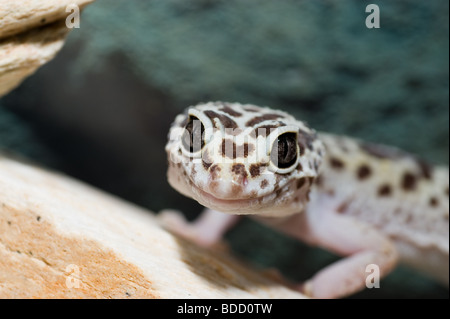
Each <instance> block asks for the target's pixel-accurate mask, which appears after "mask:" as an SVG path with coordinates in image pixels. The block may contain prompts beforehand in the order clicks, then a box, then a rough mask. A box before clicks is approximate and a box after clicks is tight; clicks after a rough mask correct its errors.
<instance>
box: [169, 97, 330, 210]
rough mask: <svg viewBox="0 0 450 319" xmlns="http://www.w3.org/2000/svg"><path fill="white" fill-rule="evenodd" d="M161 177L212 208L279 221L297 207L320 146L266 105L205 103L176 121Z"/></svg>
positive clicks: (302, 127)
mask: <svg viewBox="0 0 450 319" xmlns="http://www.w3.org/2000/svg"><path fill="white" fill-rule="evenodd" d="M166 151H167V154H168V161H169V169H168V179H169V183H170V184H171V186H172V187H174V188H175V189H176V190H178V191H179V192H180V193H182V194H184V195H186V196H189V197H191V198H193V199H195V200H197V201H198V202H199V203H200V204H202V205H204V206H206V207H209V208H211V209H214V210H218V211H221V212H224V213H232V214H259V215H266V216H282V215H289V214H292V213H296V212H299V211H301V210H303V207H304V205H305V204H306V202H307V201H308V194H309V191H310V188H311V185H312V183H313V181H314V179H315V178H316V177H317V175H318V170H319V167H320V164H321V160H322V156H323V154H324V148H323V145H322V143H321V142H320V140H318V139H317V138H316V133H315V132H314V131H313V130H312V129H310V128H309V127H308V126H307V125H305V124H304V123H303V122H301V121H298V120H296V119H295V118H294V117H292V116H291V115H289V114H287V113H285V112H282V111H278V110H273V109H270V108H263V107H257V106H255V105H249V104H247V105H242V104H238V103H223V102H210V103H205V104H199V105H197V106H193V107H190V108H188V109H187V110H186V111H185V113H183V114H180V115H178V116H177V117H176V119H175V121H174V123H173V124H172V127H171V129H170V133H169V141H168V143H167V145H166Z"/></svg>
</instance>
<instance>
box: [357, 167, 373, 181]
mask: <svg viewBox="0 0 450 319" xmlns="http://www.w3.org/2000/svg"><path fill="white" fill-rule="evenodd" d="M371 174H372V169H371V168H370V167H369V166H368V165H366V164H363V165H361V166H360V167H359V168H358V171H357V175H358V178H359V179H360V180H363V179H366V178H368V177H369V176H370V175H371Z"/></svg>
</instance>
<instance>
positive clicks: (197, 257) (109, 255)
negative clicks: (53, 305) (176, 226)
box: [0, 156, 303, 298]
mask: <svg viewBox="0 0 450 319" xmlns="http://www.w3.org/2000/svg"><path fill="white" fill-rule="evenodd" d="M258 297H262V298H302V297H303V296H302V295H301V294H299V293H297V292H294V291H292V290H289V289H287V288H286V287H284V286H283V285H281V284H279V283H276V282H275V281H272V280H271V279H268V278H267V277H265V276H263V275H262V274H260V273H258V272H256V271H255V270H254V269H251V268H250V267H246V266H244V265H242V264H240V263H239V262H237V261H236V260H234V259H233V258H231V257H230V256H228V255H227V254H225V253H224V252H220V253H219V252H213V251H210V250H204V249H201V248H198V247H195V246H193V245H192V244H190V243H188V242H186V241H184V240H181V239H178V238H177V237H174V236H173V235H172V234H170V233H169V232H167V231H165V230H164V229H162V228H161V227H160V226H159V223H158V222H157V219H156V218H155V216H154V214H152V213H151V212H149V211H146V210H144V209H142V208H139V207H136V206H134V205H132V204H129V203H126V202H124V201H122V200H120V199H118V198H115V197H112V196H110V195H107V194H105V193H102V192H101V191H98V190H96V189H94V188H92V187H90V186H87V185H84V184H82V183H80V182H77V181H75V180H72V179H70V178H68V177H66V176H62V175H60V174H57V173H52V172H48V171H45V170H43V169H41V168H37V167H33V166H31V165H27V164H24V163H22V162H19V161H15V160H11V159H9V158H6V157H1V156H0V298H258Z"/></svg>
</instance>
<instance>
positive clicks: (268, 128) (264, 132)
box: [250, 124, 280, 138]
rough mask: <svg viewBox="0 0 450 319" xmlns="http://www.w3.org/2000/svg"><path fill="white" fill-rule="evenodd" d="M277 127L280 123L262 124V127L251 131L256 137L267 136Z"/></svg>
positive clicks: (251, 134)
mask: <svg viewBox="0 0 450 319" xmlns="http://www.w3.org/2000/svg"><path fill="white" fill-rule="evenodd" d="M277 127H280V125H278V124H270V125H262V126H260V127H257V128H255V129H254V130H253V131H252V132H251V133H250V136H252V137H255V138H256V137H258V136H260V135H261V136H263V137H266V136H268V135H269V134H270V133H271V132H272V131H273V130H274V129H276V128H277Z"/></svg>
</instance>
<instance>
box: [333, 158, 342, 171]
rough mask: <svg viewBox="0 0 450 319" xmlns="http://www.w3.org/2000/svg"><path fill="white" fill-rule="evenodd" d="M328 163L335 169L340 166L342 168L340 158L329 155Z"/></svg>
mask: <svg viewBox="0 0 450 319" xmlns="http://www.w3.org/2000/svg"><path fill="white" fill-rule="evenodd" d="M330 165H331V167H333V168H335V169H342V168H344V162H343V161H341V160H340V159H338V158H336V157H331V158H330Z"/></svg>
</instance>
